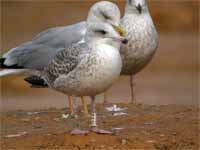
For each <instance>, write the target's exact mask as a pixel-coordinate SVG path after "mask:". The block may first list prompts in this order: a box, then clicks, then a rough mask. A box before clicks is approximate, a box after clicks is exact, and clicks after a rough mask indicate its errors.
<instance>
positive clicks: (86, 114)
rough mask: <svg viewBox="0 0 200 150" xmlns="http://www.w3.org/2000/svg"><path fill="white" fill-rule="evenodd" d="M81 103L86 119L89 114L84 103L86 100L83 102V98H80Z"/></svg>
mask: <svg viewBox="0 0 200 150" xmlns="http://www.w3.org/2000/svg"><path fill="white" fill-rule="evenodd" d="M81 101H82V105H83V111H84V115H85V116H86V117H89V116H90V114H89V113H88V108H87V103H86V100H85V98H84V97H83V96H82V97H81Z"/></svg>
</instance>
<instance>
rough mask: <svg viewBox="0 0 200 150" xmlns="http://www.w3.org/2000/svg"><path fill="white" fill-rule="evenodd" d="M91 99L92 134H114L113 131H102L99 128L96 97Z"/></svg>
mask: <svg viewBox="0 0 200 150" xmlns="http://www.w3.org/2000/svg"><path fill="white" fill-rule="evenodd" d="M91 99H92V101H91V132H95V133H97V134H113V132H111V131H106V130H102V129H99V128H98V127H97V115H96V104H95V96H92V97H91Z"/></svg>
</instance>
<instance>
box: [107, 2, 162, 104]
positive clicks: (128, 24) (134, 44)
mask: <svg viewBox="0 0 200 150" xmlns="http://www.w3.org/2000/svg"><path fill="white" fill-rule="evenodd" d="M120 25H121V26H122V27H123V28H124V29H125V31H126V38H127V39H128V40H129V43H128V44H127V45H123V44H122V46H121V49H120V54H121V57H122V62H123V67H122V72H121V75H128V76H130V87H131V102H132V103H135V97H134V84H133V76H134V75H135V74H137V73H138V72H140V71H141V70H142V69H143V68H144V67H145V66H146V65H147V64H148V63H149V62H150V60H151V59H152V57H153V56H154V54H155V52H156V49H157V47H158V34H157V31H156V28H155V25H154V23H153V21H152V18H151V15H150V12H149V9H148V4H147V1H146V0H127V4H126V8H125V15H124V17H123V18H122V19H121V24H120ZM104 103H105V104H106V103H107V99H106V95H105V98H104Z"/></svg>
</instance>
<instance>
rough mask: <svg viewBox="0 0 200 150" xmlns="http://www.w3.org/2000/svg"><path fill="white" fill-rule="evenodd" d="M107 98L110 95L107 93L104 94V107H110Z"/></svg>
mask: <svg viewBox="0 0 200 150" xmlns="http://www.w3.org/2000/svg"><path fill="white" fill-rule="evenodd" d="M107 97H108V93H107V92H105V93H104V101H103V105H104V106H106V105H108V99H107Z"/></svg>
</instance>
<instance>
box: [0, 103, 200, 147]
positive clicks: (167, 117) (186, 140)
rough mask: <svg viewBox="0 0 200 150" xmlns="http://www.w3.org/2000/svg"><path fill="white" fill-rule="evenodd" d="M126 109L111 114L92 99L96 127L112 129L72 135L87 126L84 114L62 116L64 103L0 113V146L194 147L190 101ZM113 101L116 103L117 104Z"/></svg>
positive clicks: (196, 137) (196, 122) (195, 129)
mask: <svg viewBox="0 0 200 150" xmlns="http://www.w3.org/2000/svg"><path fill="white" fill-rule="evenodd" d="M119 105H120V107H123V108H127V109H126V110H124V111H123V112H125V113H127V114H128V115H123V116H113V113H112V112H108V111H107V110H105V108H104V107H103V106H102V105H98V123H99V126H100V127H101V128H104V129H109V130H111V129H114V131H115V135H97V134H94V133H89V134H88V135H82V136H81V135H79V136H73V135H70V131H71V130H72V129H73V128H75V127H80V128H82V129H87V127H88V125H89V119H88V118H87V117H84V116H83V115H82V113H81V112H78V118H71V117H69V118H63V117H62V115H63V114H65V113H66V112H67V109H55V108H51V109H48V110H34V111H31V112H29V111H22V110H21V111H20V110H19V111H13V112H10V111H9V112H6V113H5V112H4V113H1V116H0V118H1V125H2V126H1V138H2V139H1V148H2V150H14V149H15V150H32V149H33V150H43V149H44V150H63V149H65V150H79V149H81V150H91V149H92V150H93V149H95V150H135V149H137V150H142V149H144V150H151V149H152V150H154V149H155V150H171V149H172V150H175V149H181V150H182V149H184V150H198V149H199V145H198V144H199V142H200V141H199V133H200V131H199V128H198V127H199V126H198V125H199V123H200V122H199V117H198V114H199V113H198V111H199V110H198V108H197V107H195V106H176V105H168V106H150V105H137V106H134V105H125V104H119ZM119 105H118V106H119Z"/></svg>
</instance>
